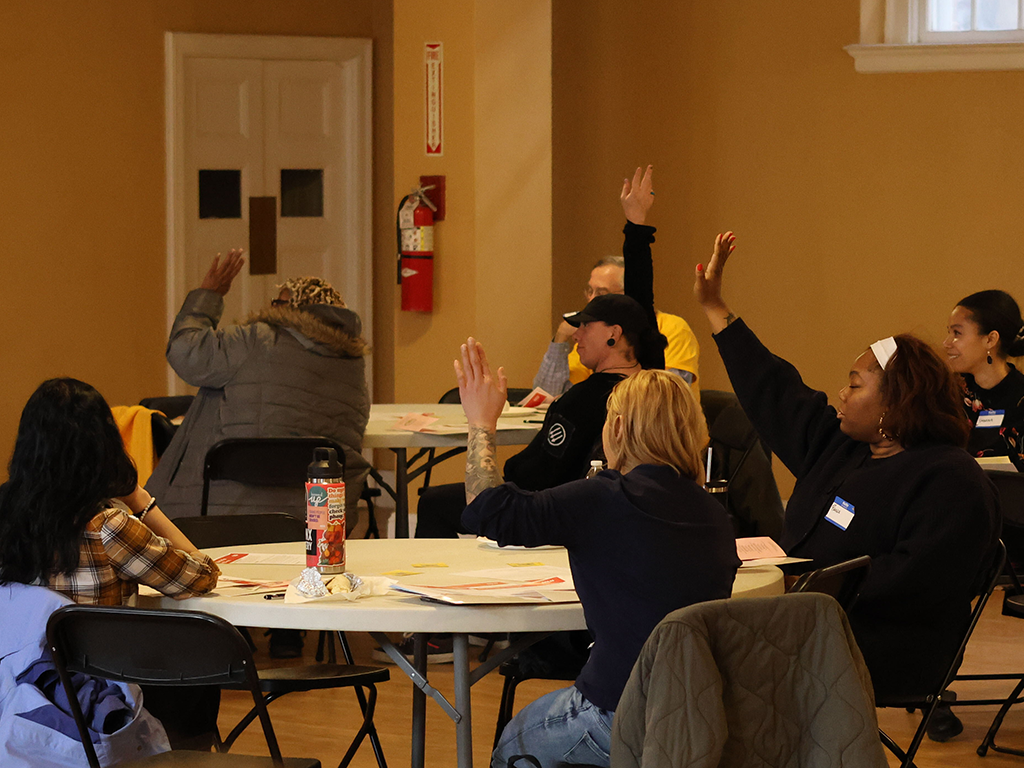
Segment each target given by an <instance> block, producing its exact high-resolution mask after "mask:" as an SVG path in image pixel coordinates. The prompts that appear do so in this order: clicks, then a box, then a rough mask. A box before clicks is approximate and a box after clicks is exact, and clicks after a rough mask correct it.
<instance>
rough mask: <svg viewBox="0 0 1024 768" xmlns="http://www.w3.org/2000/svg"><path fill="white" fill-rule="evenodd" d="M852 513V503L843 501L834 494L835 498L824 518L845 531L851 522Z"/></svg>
mask: <svg viewBox="0 0 1024 768" xmlns="http://www.w3.org/2000/svg"><path fill="white" fill-rule="evenodd" d="M853 515H854V511H853V504H851V503H850V502H848V501H843V500H842V499H840V498H839V497H838V496H836V500H835V501H833V502H832V506H831V507H830V508H829V510H828V514H827V515H825V519H826V520H828V521H829V522H830V523H832V525H834V526H835V527H836V528H839V529H840V530H843V531H845V530H846V529H847V528H849V527H850V523H852V522H853Z"/></svg>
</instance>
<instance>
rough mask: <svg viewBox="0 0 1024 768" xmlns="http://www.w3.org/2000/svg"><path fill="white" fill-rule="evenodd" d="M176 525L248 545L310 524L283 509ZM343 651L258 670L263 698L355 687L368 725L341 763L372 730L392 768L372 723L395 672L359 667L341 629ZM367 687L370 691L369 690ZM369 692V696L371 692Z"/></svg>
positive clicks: (206, 538)
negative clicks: (381, 689)
mask: <svg viewBox="0 0 1024 768" xmlns="http://www.w3.org/2000/svg"><path fill="white" fill-rule="evenodd" d="M174 523H175V525H177V526H178V528H179V529H180V530H181V532H182V533H184V534H185V535H186V536H187V537H188V538H189V539H190V540H191V541H192V543H193V544H195V545H196V546H197V547H199V548H200V549H209V548H212V547H226V546H235V545H238V546H243V545H246V544H272V543H275V542H281V541H302V540H303V539H304V538H305V535H306V526H305V525H304V524H303V523H302V522H301V521H299V520H297V519H296V518H294V517H292V516H291V515H286V514H284V513H257V514H249V515H216V516H213V517H210V516H207V517H183V518H178V519H176V520H175V521H174ZM336 634H337V637H338V642H339V644H340V645H341V652H342V654H343V655H344V657H345V663H344V664H335V663H334V646H333V644H332V645H331V646H330V663H328V664H311V665H304V666H291V667H275V668H273V669H264V670H260V671H259V686H260V690H261V691H262V692H263V693H264V697H263V701H264V703H265V704H269V703H270V702H272V701H274V700H275V699H279V698H281V697H282V696H284V695H285V694H287V693H299V692H302V691H313V690H322V689H325V688H354V689H355V692H356V699H357V700H358V701H359V708H360V710H361V711H362V712H363V718H364V719H363V727H362V728H361V729H360V731H359V733H358V734H356V739H357V740H356V741H353V743H352V746H351V747H350V748H349V752H348V753H347V754H346V756H345V759H344V760H342V763H341V768H344V766H345V765H347V763H348V761H349V760H351V758H352V756H353V755H354V754H355V752H356V749H357V748H358V746H359V742H360V741H362V738H363V736H366V735H369V737H370V744H371V746H372V747H373V753H374V756H375V757H376V758H377V764H378V765H379V766H380V768H387V762H386V761H385V759H384V748H383V746H381V743H380V737H379V736H378V735H377V729H376V727H375V726H374V724H373V710H374V704H375V702H376V699H377V689H376V687H375V685H374V684H375V683H380V682H384V681H385V680H388V679H389V678H390V675H391V673H390V672H389V671H388V670H387V669H385V668H384V667H363V666H356V665H355V664H354V659H353V656H352V649H351V648H350V647H349V644H348V638H346V637H345V633H344V632H337V633H336ZM325 637H327V638H330V637H331V636H330V635H328V634H327V632H321V633H320V644H319V647H318V649H317V660H320V659H322V658H323V647H324V638H325ZM364 689H365V691H364ZM367 692H368V693H369V697H367V695H366V694H367ZM258 714H259V713H258V711H257V710H256V708H255V707H254V708H253V709H251V710H249V713H248V714H246V716H245V717H243V718H242V719H241V720H240V721H239V723H238V725H236V726H235V727H234V728H232V729H231V733H229V734H228V736H227V738H225V739H223V741H222V742H221V749H223V750H224V751H225V752H226V751H227V750H229V749H230V748H231V745H232V744H234V743H235V740H236V739H237V738H238V737H239V736H240V735H241V734H242V732H243V731H244V730H245V729H246V728H247V727H248V726H249V724H250V723H252V721H253V720H254V719H255V718H256V717H257V716H258Z"/></svg>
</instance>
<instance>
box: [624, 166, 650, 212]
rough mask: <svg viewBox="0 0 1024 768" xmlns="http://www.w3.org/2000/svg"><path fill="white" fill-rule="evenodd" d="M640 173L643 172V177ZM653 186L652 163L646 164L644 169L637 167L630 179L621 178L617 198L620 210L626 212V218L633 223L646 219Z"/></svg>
mask: <svg viewBox="0 0 1024 768" xmlns="http://www.w3.org/2000/svg"><path fill="white" fill-rule="evenodd" d="M641 173H643V177H641V175H640V174H641ZM653 186H654V166H653V165H648V166H647V170H646V171H644V170H643V169H642V168H637V169H636V173H634V174H633V180H632V181H630V180H629V179H625V180H623V182H622V192H621V193H620V194H619V200H620V201H622V211H623V213H625V214H626V218H627V219H629V220H630V221H631V222H633V223H634V224H643V223H644V221H646V219H647V212H648V211H649V210H650V209H651V206H652V205H654V190H653V189H652V187H653Z"/></svg>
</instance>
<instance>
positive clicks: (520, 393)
mask: <svg viewBox="0 0 1024 768" xmlns="http://www.w3.org/2000/svg"><path fill="white" fill-rule="evenodd" d="M531 392H533V389H526V388H525V387H509V388H508V391H507V392H506V393H505V397H506V398H507V399H508V402H509V405H515V404H516V403H518V402H519V401H520V400H522V399H523V398H524V397H526V396H527V395H528V394H530V393H531ZM437 402H438V403H441V404H442V405H444V404H447V405H458V404H459V403H461V402H462V398H461V397H460V396H459V388H458V387H452V388H451V389H449V390H448V391H447V392H445V393H444V394H443V395H441V399H440V400H438V401H437Z"/></svg>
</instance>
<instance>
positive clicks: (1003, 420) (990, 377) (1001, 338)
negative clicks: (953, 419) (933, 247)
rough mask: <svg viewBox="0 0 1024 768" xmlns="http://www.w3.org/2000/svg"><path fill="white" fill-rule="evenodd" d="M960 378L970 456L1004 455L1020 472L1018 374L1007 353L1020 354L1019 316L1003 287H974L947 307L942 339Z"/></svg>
mask: <svg viewBox="0 0 1024 768" xmlns="http://www.w3.org/2000/svg"><path fill="white" fill-rule="evenodd" d="M942 346H943V347H944V348H945V350H946V355H947V356H948V357H949V364H950V365H951V366H952V368H953V370H954V371H956V372H957V373H959V374H960V376H961V378H962V379H963V382H964V389H965V391H964V410H965V411H966V413H967V418H969V419H970V420H971V424H972V429H971V436H970V439H969V440H968V441H967V450H968V451H969V452H970V454H971V455H972V456H1008V457H1009V458H1010V461H1012V462H1013V463H1014V465H1015V466H1016V467H1017V469H1018V470H1019V471H1024V373H1021V372H1020V371H1019V370H1017V368H1016V367H1014V365H1013V363H1011V362H1009V360H1008V359H1007V358H1010V357H1020V356H1022V355H1024V319H1022V318H1021V315H1020V307H1019V306H1018V305H1017V302H1016V301H1014V300H1013V297H1012V296H1011V295H1010V294H1008V293H1006V292H1004V291H995V290H992V291H978V292H977V293H972V294H971V295H970V296H966V297H965V298H963V299H961V300H960V301H959V302H958V303H957V305H956V306H955V307H954V308H953V312H952V314H950V316H949V325H947V326H946V339H945V341H943V342H942Z"/></svg>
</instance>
